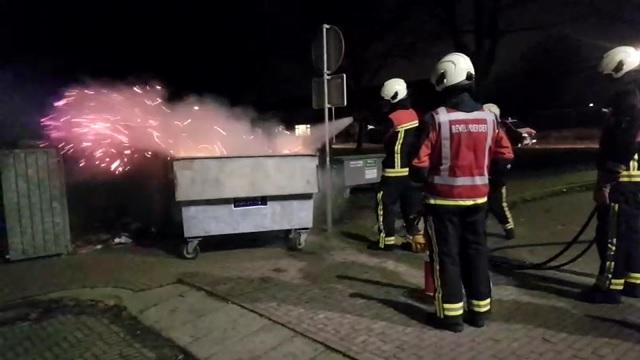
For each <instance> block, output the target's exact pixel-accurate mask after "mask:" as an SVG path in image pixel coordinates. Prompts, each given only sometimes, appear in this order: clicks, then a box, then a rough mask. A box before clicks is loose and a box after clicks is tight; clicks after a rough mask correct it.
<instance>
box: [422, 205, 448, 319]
mask: <svg viewBox="0 0 640 360" xmlns="http://www.w3.org/2000/svg"><path fill="white" fill-rule="evenodd" d="M428 219H429V220H428V221H427V224H426V225H427V231H428V233H429V236H430V237H431V246H432V248H433V280H434V285H435V287H436V291H435V294H434V295H433V300H434V303H435V306H436V316H437V317H439V318H442V317H444V308H443V307H442V283H441V282H440V259H439V257H438V242H437V239H436V231H435V226H434V224H433V218H432V217H429V218H428Z"/></svg>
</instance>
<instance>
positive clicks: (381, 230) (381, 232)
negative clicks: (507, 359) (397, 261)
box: [378, 191, 385, 248]
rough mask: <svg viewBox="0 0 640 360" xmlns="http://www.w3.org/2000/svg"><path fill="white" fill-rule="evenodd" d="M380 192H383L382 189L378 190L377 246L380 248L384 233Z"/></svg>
mask: <svg viewBox="0 0 640 360" xmlns="http://www.w3.org/2000/svg"><path fill="white" fill-rule="evenodd" d="M382 194H383V191H378V246H379V247H381V248H384V239H385V234H384V225H383V222H382V216H383V211H382Z"/></svg>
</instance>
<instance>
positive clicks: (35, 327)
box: [0, 300, 192, 360]
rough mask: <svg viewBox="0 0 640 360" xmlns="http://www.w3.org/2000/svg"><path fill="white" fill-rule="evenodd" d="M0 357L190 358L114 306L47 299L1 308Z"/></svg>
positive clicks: (8, 359)
mask: <svg viewBox="0 0 640 360" xmlns="http://www.w3.org/2000/svg"><path fill="white" fill-rule="evenodd" d="M0 349H2V351H0V360H5V359H6V360H16V359H25V360H26V359H29V360H31V359H33V360H40V359H42V360H49V359H56V360H67V359H69V360H76V359H77V360H119V359H123V360H125V359H126V360H147V359H159V360H161V359H171V360H175V359H178V358H179V359H185V360H186V359H192V357H191V356H189V355H188V354H186V353H184V351H182V350H180V349H179V348H178V347H177V346H175V345H173V344H172V343H171V342H169V341H167V340H165V339H164V338H162V337H161V336H159V335H157V334H155V333H154V332H153V331H151V330H150V329H148V328H146V327H144V326H142V325H141V324H139V323H138V322H137V321H136V320H135V319H133V318H131V317H128V316H126V315H125V314H124V313H122V312H121V311H120V310H118V309H116V308H105V307H103V306H101V305H98V304H96V303H92V302H82V301H76V300H74V301H71V302H69V301H62V302H61V301H47V302H38V303H29V304H23V305H21V306H19V307H12V308H9V309H4V310H0Z"/></svg>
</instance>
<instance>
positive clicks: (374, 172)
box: [364, 168, 378, 179]
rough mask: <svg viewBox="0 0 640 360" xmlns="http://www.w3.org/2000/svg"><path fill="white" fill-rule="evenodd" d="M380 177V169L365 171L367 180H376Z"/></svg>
mask: <svg viewBox="0 0 640 360" xmlns="http://www.w3.org/2000/svg"><path fill="white" fill-rule="evenodd" d="M377 177H378V169H377V168H373V169H365V170H364V178H365V179H375V178H377Z"/></svg>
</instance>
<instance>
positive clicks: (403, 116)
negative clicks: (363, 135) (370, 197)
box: [372, 78, 424, 250]
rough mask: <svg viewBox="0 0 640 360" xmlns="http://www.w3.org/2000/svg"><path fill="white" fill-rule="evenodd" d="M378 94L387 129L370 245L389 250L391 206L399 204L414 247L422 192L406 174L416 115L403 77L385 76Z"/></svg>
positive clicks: (417, 240) (392, 241)
mask: <svg viewBox="0 0 640 360" xmlns="http://www.w3.org/2000/svg"><path fill="white" fill-rule="evenodd" d="M380 95H381V96H382V98H383V99H384V106H385V107H386V110H388V111H386V112H387V114H388V115H387V119H386V126H387V128H388V130H389V131H388V132H387V133H386V135H385V139H384V151H385V157H384V159H383V160H382V167H383V170H382V177H381V180H380V187H379V191H378V194H377V218H378V241H377V243H376V244H374V245H373V246H372V248H374V249H383V250H392V249H393V248H394V247H395V245H396V236H395V220H396V217H397V216H396V211H395V208H396V207H397V205H400V209H401V212H402V217H403V220H404V224H405V227H406V231H407V235H408V236H409V238H410V239H411V243H412V245H413V248H414V249H415V248H416V246H417V247H418V248H419V247H420V246H421V244H423V243H424V238H423V236H422V233H421V232H420V229H419V226H418V221H419V216H418V213H419V211H420V208H421V202H422V201H421V200H422V195H421V191H420V188H419V185H418V184H415V183H413V182H412V181H411V179H410V178H409V164H410V163H411V160H412V159H413V157H414V156H415V153H416V152H417V140H418V132H417V130H418V125H419V121H418V115H417V114H416V112H415V111H414V110H413V109H412V108H411V104H410V103H409V96H408V91H407V84H406V83H405V81H404V80H402V79H398V78H394V79H390V80H387V81H386V82H385V83H384V85H383V86H382V89H381V90H380Z"/></svg>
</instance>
